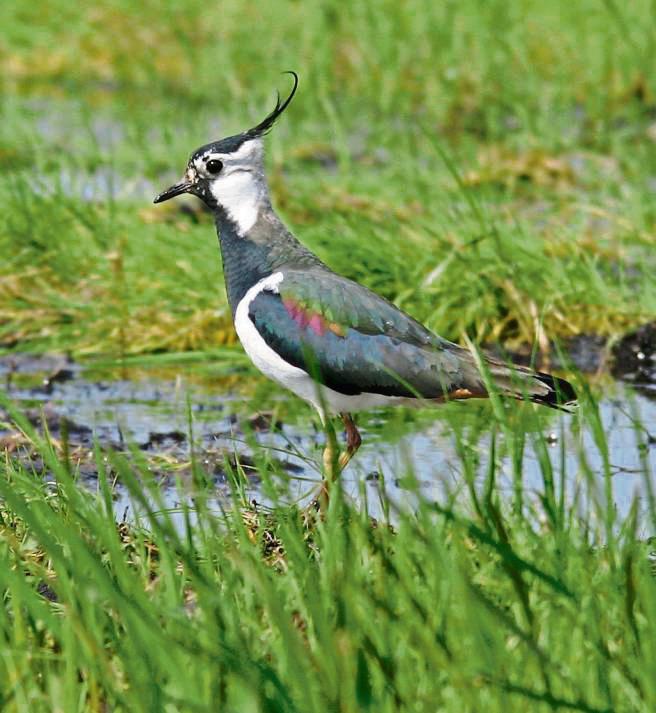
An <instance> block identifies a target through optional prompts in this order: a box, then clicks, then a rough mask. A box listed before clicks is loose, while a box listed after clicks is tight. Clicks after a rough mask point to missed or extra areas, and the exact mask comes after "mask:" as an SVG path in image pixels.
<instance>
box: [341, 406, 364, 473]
mask: <svg viewBox="0 0 656 713" xmlns="http://www.w3.org/2000/svg"><path fill="white" fill-rule="evenodd" d="M340 416H341V417H342V421H343V422H344V426H345V428H346V450H345V451H342V452H341V453H340V455H339V459H338V461H337V463H338V465H339V471H340V473H341V472H342V471H343V470H344V468H346V466H347V465H348V464H349V462H350V460H351V458H353V456H354V455H355V454H356V453H357V451H358V448H360V444H361V443H362V436H360V431H358V428H357V426H356V425H355V423H354V421H353V418H352V416H351V414H350V413H342V414H340Z"/></svg>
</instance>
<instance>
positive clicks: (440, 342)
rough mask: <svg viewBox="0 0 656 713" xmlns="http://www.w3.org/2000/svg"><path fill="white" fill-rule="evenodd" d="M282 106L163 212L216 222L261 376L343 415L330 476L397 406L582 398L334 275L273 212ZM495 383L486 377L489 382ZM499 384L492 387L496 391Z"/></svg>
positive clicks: (216, 155) (330, 449)
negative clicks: (373, 413)
mask: <svg viewBox="0 0 656 713" xmlns="http://www.w3.org/2000/svg"><path fill="white" fill-rule="evenodd" d="M289 74H291V75H292V77H293V79H294V86H293V88H292V90H291V93H290V94H289V96H288V97H287V99H286V100H285V101H284V102H281V101H280V95H278V99H277V101H276V105H275V107H274V109H273V111H271V113H270V114H268V116H266V117H265V118H264V119H263V120H262V121H261V122H260V123H259V124H257V126H254V127H253V128H252V129H248V130H247V131H244V132H242V133H241V134H237V135H235V136H230V137H228V138H225V139H221V140H220V141H215V142H213V143H210V144H206V145H205V146H201V147H200V148H199V149H198V150H196V151H195V152H194V153H193V154H192V156H191V158H190V159H189V162H188V164H187V170H186V172H185V174H184V176H183V178H182V180H181V181H180V182H179V183H176V184H175V185H173V186H171V187H170V188H167V189H166V190H165V191H163V192H162V193H160V194H159V195H158V196H157V197H156V198H155V203H161V202H162V201H166V200H169V199H170V198H174V197H175V196H179V195H181V194H182V193H191V194H192V195H194V196H197V197H198V198H200V199H201V200H202V201H203V202H204V203H205V204H206V205H207V206H208V207H209V208H210V210H211V211H212V212H213V214H214V219H215V222H216V229H217V232H218V235H219V243H220V247H221V254H222V256H223V272H224V275H225V282H226V288H227V293H228V300H229V302H230V307H231V310H232V316H233V320H234V325H235V330H236V332H237V335H238V337H239V339H240V341H241V344H242V346H243V348H244V349H245V350H246V353H247V354H248V356H249V357H250V358H251V360H252V361H253V363H254V364H255V366H256V367H257V368H258V369H259V370H260V371H261V372H262V373H264V374H265V375H266V376H268V377H269V378H271V379H273V380H274V381H277V382H278V383H279V384H281V385H282V386H284V387H286V388H288V389H289V390H291V391H292V392H294V393H295V394H296V395H297V396H300V397H301V398H302V399H305V401H307V402H309V403H310V404H312V406H314V407H315V408H316V409H317V410H318V412H319V415H320V417H321V419H322V421H324V422H326V421H327V419H329V417H330V416H332V415H337V414H339V415H340V416H341V418H342V419H343V422H344V425H345V427H346V450H344V451H343V452H342V453H341V454H340V455H339V457H337V454H336V450H335V446H334V438H329V439H328V444H327V446H326V449H325V451H324V464H325V470H326V475H327V476H328V477H329V481H330V478H331V477H332V476H334V475H335V474H336V473H338V472H339V471H340V470H341V469H343V468H344V467H345V466H346V465H347V463H348V462H349V460H350V459H351V458H352V456H353V455H354V453H355V452H356V451H357V449H358V447H359V446H360V442H361V438H360V434H359V432H358V429H357V428H356V426H355V424H354V422H353V419H352V416H351V414H352V413H353V412H356V411H361V410H365V409H372V408H377V407H381V406H389V405H397V404H400V405H408V404H415V405H416V404H427V403H433V404H439V403H443V402H445V401H449V400H453V399H470V398H482V397H486V396H488V389H487V387H486V383H490V382H491V383H493V384H494V386H495V388H496V390H498V392H499V393H500V394H502V395H506V396H509V397H512V398H515V399H525V400H528V401H532V402H534V403H537V404H544V405H547V406H551V407H556V408H558V407H560V406H562V405H563V404H567V403H570V402H572V401H574V400H575V399H576V394H575V392H574V389H573V388H572V386H571V385H570V384H569V383H568V382H567V381H565V380H564V379H559V378H556V377H553V376H551V375H549V374H544V373H541V372H535V371H531V370H530V369H527V368H524V367H521V366H514V365H509V364H506V363H504V362H502V361H500V360H497V359H495V358H493V357H491V356H488V355H482V354H480V353H474V352H472V351H471V350H469V349H465V348H463V347H461V346H458V345H457V344H454V343H452V342H449V341H447V340H446V339H442V337H439V336H438V335H437V334H434V333H433V332H431V331H429V330H428V329H427V328H426V327H424V326H423V325H422V324H420V323H419V322H417V321H416V320H415V319H413V318H412V317H411V316H409V315H408V314H406V313H405V312H403V311H402V310H400V309H399V308H398V307H396V306H395V305H393V304H392V303H391V302H388V301H387V300H386V299H384V298H383V297H380V296H379V295H377V294H375V293H374V292H372V291H371V290H369V289H368V288H366V287H364V286H363V285H360V284H358V283H357V282H354V281H353V280H349V279H348V278H346V277H342V276H341V275H338V274H336V273H335V272H333V271H332V270H331V269H330V268H329V267H328V266H327V265H325V264H324V263H323V262H322V261H321V260H320V259H319V258H318V257H317V256H316V255H314V254H313V253H312V252H311V251H310V250H308V249H307V248H306V247H305V246H303V245H302V244H301V243H300V242H299V241H298V240H297V239H296V238H295V237H294V235H293V234H292V233H291V232H290V231H289V229H288V228H287V227H286V226H285V224H284V223H283V222H282V221H281V220H280V218H279V217H278V215H277V213H276V212H275V210H274V209H273V207H272V205H271V198H270V194H269V187H268V184H267V179H266V175H265V171H264V145H263V138H264V136H265V135H266V134H267V133H268V132H269V130H270V129H271V127H272V126H273V124H274V122H275V121H276V120H277V119H278V117H279V116H280V115H281V114H282V113H283V111H284V110H285V109H286V108H287V107H288V106H289V103H290V102H291V100H292V98H293V97H294V94H295V92H296V88H297V86H298V76H297V75H296V73H295V72H289ZM482 371H486V372H487V376H486V377H484V376H483V375H482ZM488 379H489V381H488Z"/></svg>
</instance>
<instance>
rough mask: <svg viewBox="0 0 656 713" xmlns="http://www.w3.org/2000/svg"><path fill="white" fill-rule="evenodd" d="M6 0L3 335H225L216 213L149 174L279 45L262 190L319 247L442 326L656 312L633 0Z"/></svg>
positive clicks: (58, 342)
mask: <svg viewBox="0 0 656 713" xmlns="http://www.w3.org/2000/svg"><path fill="white" fill-rule="evenodd" d="M0 12H2V17H0V20H1V21H2V25H3V27H5V28H6V31H5V33H4V38H3V41H2V44H1V45H0V69H1V70H2V72H1V75H2V77H3V79H2V85H0V92H1V93H2V98H3V102H2V108H1V109H0V112H1V119H2V121H0V164H1V165H2V166H3V169H4V170H3V175H2V180H0V197H1V199H2V203H3V206H4V210H3V211H2V216H0V250H1V251H2V254H3V256H4V259H3V261H2V264H1V265H0V345H2V346H4V347H5V348H14V347H19V348H21V349H31V350H39V351H41V350H44V349H64V350H70V351H72V352H74V353H77V354H98V353H103V354H114V355H120V354H123V353H126V352H129V353H132V354H135V353H137V354H138V353H145V352H153V351H161V350H175V351H183V350H189V349H200V348H202V349H206V348H211V347H212V346H216V345H222V344H225V343H230V342H231V341H233V340H234V335H233V332H232V327H231V325H230V319H229V315H228V312H227V309H226V303H225V294H224V291H223V286H222V276H221V272H220V261H219V258H218V255H217V250H216V239H215V236H214V234H213V233H214V230H213V226H212V224H211V222H210V221H207V220H205V219H204V218H203V216H195V217H194V216H191V217H190V216H189V215H185V214H181V213H179V212H178V208H177V207H176V206H158V207H156V208H155V207H153V206H151V205H150V199H151V196H153V195H154V194H155V193H156V192H157V191H159V190H160V189H161V188H163V187H164V186H166V185H168V184H169V182H170V181H171V180H172V179H174V178H177V177H178V176H179V175H180V174H181V172H182V170H183V168H184V166H185V163H186V160H187V157H188V155H189V153H190V152H191V151H192V150H193V149H194V148H195V147H197V146H198V145H200V144H201V143H205V142H206V141H207V140H209V139H213V138H218V137H220V136H222V135H225V134H229V133H233V132H235V131H239V130H241V129H243V128H245V127H246V126H248V125H250V124H251V123H252V122H255V121H256V120H258V119H259V118H261V116H262V115H263V113H264V112H265V111H267V110H268V109H269V107H270V105H271V103H272V97H273V93H274V90H275V89H276V88H279V89H280V91H282V92H284V91H285V90H286V88H287V85H288V78H287V77H283V76H281V74H280V72H281V71H282V70H283V69H286V68H290V67H291V68H295V69H296V70H298V72H299V73H300V75H301V87H300V90H299V94H298V97H297V98H296V100H295V101H294V104H293V106H292V107H291V108H290V110H289V112H288V113H287V114H286V116H285V117H284V119H282V120H281V121H280V123H279V125H278V126H277V127H276V129H275V131H274V132H273V133H272V134H271V136H270V138H269V139H268V155H269V158H268V161H269V168H270V177H271V180H272V184H273V189H274V195H275V202H276V205H277V206H278V207H279V209H280V210H281V212H282V213H283V214H284V216H285V218H286V219H287V220H288V222H289V223H290V224H291V226H292V227H293V228H294V229H295V230H296V232H297V233H298V234H299V236H300V237H301V238H302V239H303V240H304V242H306V243H307V244H308V245H309V246H310V247H312V248H314V249H315V250H317V252H319V253H320V255H321V256H322V257H323V258H324V259H325V260H326V261H327V262H328V263H329V264H330V265H331V266H333V267H334V268H335V269H337V270H339V271H342V272H344V273H346V274H347V275H349V276H350V277H354V278H356V279H358V280H362V281H364V282H365V283H367V284H368V285H370V286H372V287H373V288H375V289H377V290H379V291H380V292H382V293H383V294H385V295H386V296H387V297H389V298H391V299H393V300H394V301H395V302H396V303H397V304H399V305H400V306H402V307H404V308H405V309H407V310H408V311H410V312H411V313H412V314H413V315H414V316H416V317H418V318H419V319H421V320H423V321H425V322H426V323H427V324H428V325H429V326H430V327H432V328H434V329H436V330H437V331H439V332H440V333H441V334H443V335H445V336H447V337H449V338H451V339H454V340H459V339H461V338H462V336H463V334H465V333H467V334H469V335H470V336H471V337H473V338H474V339H475V340H476V341H483V340H484V341H490V342H493V341H501V342H503V343H505V344H506V345H507V346H510V347H517V346H519V345H522V344H524V345H525V344H532V343H534V342H535V341H539V342H541V343H542V344H543V345H544V344H546V343H547V342H548V340H550V339H563V338H567V337H569V336H572V335H575V334H579V333H596V334H602V335H606V336H610V337H614V336H617V335H618V334H620V333H622V332H624V331H626V330H627V329H628V328H630V327H632V326H635V325H637V324H639V323H641V322H643V321H645V320H646V319H648V318H650V317H653V316H654V314H656V288H655V287H654V281H653V280H652V279H650V277H651V275H652V274H653V271H654V268H655V265H654V217H655V214H654V201H653V176H652V172H651V171H650V166H652V165H654V162H655V161H656V141H655V140H654V138H655V133H654V131H655V130H654V118H653V107H654V102H656V93H655V91H654V89H655V87H654V80H653V76H652V75H653V72H652V71H651V57H652V55H653V47H654V40H653V34H652V33H651V24H650V22H649V21H648V20H647V19H646V18H649V17H653V16H654V13H655V12H656V11H655V10H654V4H653V3H652V2H648V1H647V0H644V1H642V2H636V3H631V4H630V7H626V8H625V7H621V6H620V5H619V4H615V3H614V2H612V1H611V0H608V2H601V1H598V0H585V1H584V2H578V3H566V2H558V3H555V4H554V3H551V4H550V5H549V6H548V7H545V6H544V5H543V4H541V3H537V2H531V1H529V0H523V1H522V2H518V3H513V4H512V6H511V7H508V4H507V3H502V2H485V3H483V2H478V1H476V0H468V1H467V2H461V3H457V4H453V3H428V2H420V1H419V0H415V1H414V2H412V3H410V4H409V5H408V4H405V5H404V6H403V8H402V9H401V8H399V7H397V5H395V4H394V3H380V4H379V6H377V7H376V8H375V9H374V8H367V7H366V6H365V5H362V6H361V5H355V6H353V7H351V8H343V7H341V6H336V5H332V4H331V3H314V2H308V3H303V4H300V5H299V4H298V3H287V2H277V3H270V4H267V5H266V6H264V7H259V6H258V7H256V6H254V5H251V4H247V3H244V2H238V1H236V0H234V1H231V2H223V3H221V4H217V5H216V7H214V6H208V5H207V4H206V3H201V2H191V3H185V5H184V7H181V6H178V5H177V4H175V3H168V4H165V5H164V6H163V5H162V3H145V4H143V3H142V4H140V5H139V7H138V9H137V8H135V7H133V6H132V5H131V4H129V3H125V2H119V1H116V2H112V3H105V4H103V6H102V7H100V8H91V9H87V10H79V9H78V8H77V6H76V5H75V4H70V3H68V2H66V0H60V1H59V2H57V3H55V4H51V5H50V6H49V8H48V9H47V10H45V9H43V8H40V7H38V6H33V7H30V6H26V7H23V6H19V5H15V4H14V5H12V4H9V5H7V6H6V7H4V8H3V9H2V10H1V11H0ZM255 28H261V29H260V30H259V31H258V30H256V29H255ZM108 37H111V38H112V40H111V41H108ZM326 164H328V167H326ZM99 183H100V184H102V185H107V184H108V185H109V186H110V189H109V190H105V191H104V192H102V191H101V192H100V193H96V200H94V201H92V202H88V201H83V200H81V199H80V196H82V195H83V194H85V191H88V190H89V187H90V186H91V187H93V186H94V185H95V186H97V185H98V184H99ZM111 186H113V189H111ZM139 187H141V188H139ZM112 190H113V194H112ZM135 190H137V195H139V199H138V200H137V199H136V198H135V197H134V195H135V193H134V191H135ZM130 196H133V197H130Z"/></svg>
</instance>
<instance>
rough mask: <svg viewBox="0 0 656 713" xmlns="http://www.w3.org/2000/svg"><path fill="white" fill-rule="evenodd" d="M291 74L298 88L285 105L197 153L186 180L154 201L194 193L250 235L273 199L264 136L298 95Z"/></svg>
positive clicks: (188, 165) (192, 160) (183, 179)
mask: <svg viewBox="0 0 656 713" xmlns="http://www.w3.org/2000/svg"><path fill="white" fill-rule="evenodd" d="M288 74H291V75H292V77H293V78H294V86H293V87H292V90H291V92H290V93H289V96H288V97H287V99H285V101H284V102H281V101H280V95H278V98H277V100H276V105H275V107H274V108H273V111H271V112H270V113H269V114H268V115H267V116H266V117H265V118H264V119H263V120H262V121H261V122H260V123H259V124H258V125H257V126H254V127H253V128H252V129H248V130H247V131H243V132H242V133H241V134H236V135H235V136H229V137H228V138H225V139H221V140H220V141H214V142H213V143H210V144H206V145H205V146H201V147H200V148H199V149H197V150H196V151H194V153H193V154H192V155H191V158H190V159H189V163H188V164H187V170H186V171H185V174H184V176H183V177H182V180H181V181H179V182H178V183H176V184H174V185H173V186H171V187H170V188H167V189H166V190H165V191H162V193H160V194H159V195H158V196H157V197H156V198H155V201H154V202H155V203H162V202H163V201H167V200H169V199H170V198H175V196H179V195H181V194H183V193H191V194H192V195H195V196H198V198H200V199H201V200H202V201H204V202H205V203H206V204H207V205H208V206H209V207H210V208H213V209H215V210H219V211H222V212H223V213H225V214H226V215H227V217H228V218H230V219H231V220H232V221H233V222H234V223H235V225H236V227H237V229H238V230H239V231H240V232H242V233H244V232H247V231H248V230H249V228H250V227H251V226H252V225H253V224H254V222H255V220H256V219H257V214H258V212H259V208H260V205H261V204H262V202H263V201H264V202H266V203H268V200H269V196H268V189H267V185H266V180H265V177H264V148H263V144H262V137H263V136H264V135H265V134H267V133H268V132H269V131H270V129H271V127H272V126H273V124H274V123H275V121H276V119H277V118H278V117H279V116H280V115H281V114H282V112H283V111H285V109H286V108H287V107H288V106H289V103H290V102H291V100H292V99H293V97H294V94H295V93H296V88H297V87H298V75H297V74H296V72H288Z"/></svg>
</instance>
